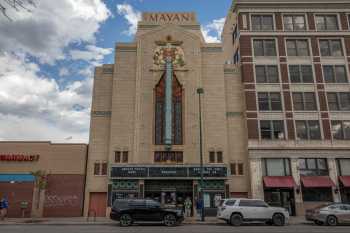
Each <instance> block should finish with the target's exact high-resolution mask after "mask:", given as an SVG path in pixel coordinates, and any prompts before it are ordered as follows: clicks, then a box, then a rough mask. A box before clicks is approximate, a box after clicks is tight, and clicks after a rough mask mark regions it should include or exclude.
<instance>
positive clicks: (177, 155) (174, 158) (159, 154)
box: [154, 151, 183, 163]
mask: <svg viewBox="0 0 350 233" xmlns="http://www.w3.org/2000/svg"><path fill="white" fill-rule="evenodd" d="M154 162H156V163H168V162H170V163H182V162H183V152H182V151H156V152H154Z"/></svg>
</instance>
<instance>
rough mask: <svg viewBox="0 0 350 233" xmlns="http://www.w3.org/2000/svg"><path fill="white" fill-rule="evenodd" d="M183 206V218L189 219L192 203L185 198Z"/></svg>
mask: <svg viewBox="0 0 350 233" xmlns="http://www.w3.org/2000/svg"><path fill="white" fill-rule="evenodd" d="M184 205H185V216H186V217H191V212H192V211H191V210H192V201H191V199H190V198H189V197H187V198H186V200H185V203H184Z"/></svg>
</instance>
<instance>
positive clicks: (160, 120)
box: [155, 75, 183, 145]
mask: <svg viewBox="0 0 350 233" xmlns="http://www.w3.org/2000/svg"><path fill="white" fill-rule="evenodd" d="M172 88H173V91H172V93H173V98H172V105H173V108H172V109H173V112H172V115H173V117H172V120H173V122H172V144H174V145H181V144H182V143H183V137H182V93H183V91H182V86H181V84H180V83H179V81H178V80H177V79H176V77H175V76H174V78H173V85H172ZM164 130H165V75H164V76H163V77H162V78H161V80H160V81H159V82H158V84H157V86H156V88H155V144H156V145H163V144H164V136H165V135H164Z"/></svg>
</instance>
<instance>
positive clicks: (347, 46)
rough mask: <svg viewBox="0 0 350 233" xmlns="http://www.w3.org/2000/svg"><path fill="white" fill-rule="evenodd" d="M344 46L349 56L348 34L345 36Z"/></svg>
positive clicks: (349, 39) (349, 40)
mask: <svg viewBox="0 0 350 233" xmlns="http://www.w3.org/2000/svg"><path fill="white" fill-rule="evenodd" d="M344 38H345V48H346V53H347V55H348V56H350V36H345V37H344Z"/></svg>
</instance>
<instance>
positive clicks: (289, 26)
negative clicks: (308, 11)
mask: <svg viewBox="0 0 350 233" xmlns="http://www.w3.org/2000/svg"><path fill="white" fill-rule="evenodd" d="M283 25H284V30H285V31H305V30H306V22H305V16H304V15H284V16H283Z"/></svg>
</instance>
